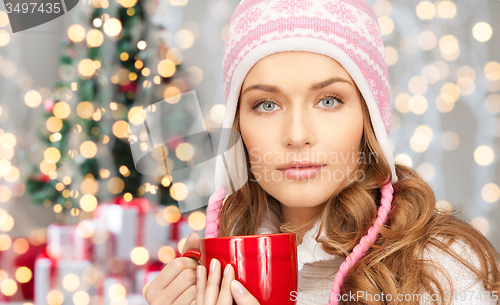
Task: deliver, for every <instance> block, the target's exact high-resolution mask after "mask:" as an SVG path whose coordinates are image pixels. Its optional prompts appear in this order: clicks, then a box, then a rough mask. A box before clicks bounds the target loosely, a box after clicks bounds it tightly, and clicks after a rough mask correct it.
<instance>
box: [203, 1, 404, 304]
mask: <svg viewBox="0 0 500 305" xmlns="http://www.w3.org/2000/svg"><path fill="white" fill-rule="evenodd" d="M283 51H308V52H313V53H318V54H322V55H326V56H329V57H331V58H333V59H335V60H336V61H337V62H338V63H339V64H341V65H342V66H343V67H344V69H345V70H346V71H347V72H348V73H349V75H350V76H351V77H352V79H353V80H354V82H355V83H356V85H357V86H358V88H359V90H360V92H361V94H362V95H363V97H364V100H365V101H366V105H367V106H368V109H369V112H370V118H371V122H372V125H373V128H374V131H375V136H376V138H377V140H378V142H379V144H380V147H381V149H382V151H383V153H384V156H385V158H386V159H387V162H388V163H389V165H390V167H391V171H392V181H391V183H388V184H386V185H385V186H384V187H383V189H382V204H381V207H380V208H379V211H378V216H377V219H376V222H377V223H379V224H384V223H385V221H386V219H387V215H388V213H389V210H390V206H391V202H392V193H393V188H392V184H393V183H396V182H397V181H398V180H397V176H396V170H395V164H394V157H393V154H392V149H391V145H390V142H389V138H388V135H387V134H388V133H389V130H390V123H391V100H390V92H389V81H388V74H387V66H386V63H385V51H384V45H383V42H382V37H381V32H380V28H379V25H378V20H377V16H376V15H375V13H374V11H373V9H372V8H371V7H370V6H369V5H368V3H367V2H366V0H243V1H241V2H240V4H239V5H238V6H237V7H236V9H235V11H234V13H233V15H232V17H231V20H230V22H229V25H228V27H227V33H226V42H225V45H224V54H223V82H224V95H225V98H226V113H225V116H224V120H223V123H222V127H223V128H232V126H233V123H234V118H235V114H236V108H237V103H238V98H239V94H240V90H241V86H242V84H243V81H244V79H245V77H246V75H247V73H248V72H249V71H250V69H251V68H252V67H253V65H255V64H256V63H257V62H258V61H259V60H261V59H262V58H264V57H266V56H268V55H270V54H273V53H277V52H283ZM220 141H221V145H227V143H228V142H229V139H228V138H225V139H223V138H221V140H220ZM224 143H226V144H224ZM224 165H225V164H224V163H223V160H222V158H221V157H219V158H218V159H217V161H216V168H215V187H216V191H215V193H214V194H213V195H212V196H211V197H210V200H209V205H208V207H207V226H206V229H205V237H217V236H219V220H218V219H219V213H220V209H221V207H222V201H223V199H224V198H225V197H226V196H227V193H226V192H227V191H230V190H231V187H230V183H229V179H228V176H227V171H226V167H225V166H224ZM226 165H227V164H226ZM230 180H233V179H232V177H231V179H230ZM245 182H246V181H245ZM241 186H242V185H241V183H240V185H238V186H237V189H239V188H240V187H241ZM233 187H234V185H233ZM378 233H379V232H378V228H377V227H376V226H375V225H374V226H373V227H372V228H370V230H369V232H368V234H367V236H365V237H363V238H362V240H361V242H360V244H359V245H358V246H356V247H355V248H354V249H353V252H352V253H351V255H349V257H347V260H346V262H345V263H344V264H343V265H342V266H341V268H340V270H339V272H338V273H337V275H336V277H335V282H334V285H333V287H332V291H333V292H335V293H339V292H340V287H341V285H342V282H343V280H344V278H345V275H346V274H347V271H348V270H349V268H350V267H351V266H352V265H353V264H354V263H355V262H356V261H358V260H359V259H360V258H361V257H362V256H363V255H364V253H365V252H366V251H367V250H368V248H369V245H368V244H367V243H365V241H367V242H374V241H375V239H376V238H377V236H378ZM331 304H336V301H335V300H334V301H333V303H331Z"/></svg>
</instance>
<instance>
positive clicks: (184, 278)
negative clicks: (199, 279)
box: [159, 269, 196, 304]
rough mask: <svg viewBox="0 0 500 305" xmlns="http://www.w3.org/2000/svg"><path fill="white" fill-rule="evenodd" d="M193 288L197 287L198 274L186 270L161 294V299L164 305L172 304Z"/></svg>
mask: <svg viewBox="0 0 500 305" xmlns="http://www.w3.org/2000/svg"><path fill="white" fill-rule="evenodd" d="M191 286H196V272H195V271H194V270H192V269H185V270H184V271H182V272H181V273H180V274H179V276H178V277H176V278H175V280H173V281H172V283H171V284H170V285H168V286H167V288H165V289H164V290H163V291H162V292H161V295H160V297H159V299H161V300H162V303H165V304H172V303H173V302H174V301H175V300H176V299H177V298H179V297H180V296H181V295H182V294H183V293H184V292H186V290H188V289H189V288H190V287H191ZM194 292H196V290H195V291H194ZM184 304H186V303H184Z"/></svg>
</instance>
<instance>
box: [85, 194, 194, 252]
mask: <svg viewBox="0 0 500 305" xmlns="http://www.w3.org/2000/svg"><path fill="white" fill-rule="evenodd" d="M162 209H163V207H161V206H157V205H153V204H151V203H150V202H149V201H148V200H147V199H146V198H135V199H132V200H131V201H125V200H124V199H123V198H121V197H117V198H115V199H114V201H113V202H111V203H103V204H100V205H99V206H98V207H97V208H96V209H95V210H94V213H93V217H94V219H93V220H92V223H93V224H94V228H95V234H101V235H104V236H103V238H99V239H101V240H105V242H102V243H97V244H95V245H94V250H93V254H94V257H95V259H96V260H101V261H107V260H109V258H111V257H118V258H120V259H123V260H130V259H131V252H132V250H133V249H134V248H136V247H144V248H146V249H147V250H148V253H149V257H150V259H151V260H158V259H159V257H158V252H159V250H160V249H161V247H163V246H166V245H169V246H172V247H173V248H174V249H177V243H178V241H179V240H180V239H181V238H184V237H187V236H189V234H190V232H192V230H191V231H190V228H189V226H188V225H187V223H184V222H185V220H184V219H183V218H181V220H179V221H177V222H174V223H168V222H165V221H163V223H162V222H161V221H158V217H159V216H158V213H161V211H162ZM160 218H161V217H160ZM186 226H187V227H186ZM107 232H109V233H110V234H109V235H108V233H107ZM186 234H187V236H184V235H186Z"/></svg>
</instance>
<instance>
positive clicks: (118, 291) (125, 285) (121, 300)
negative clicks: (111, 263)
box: [99, 276, 132, 305]
mask: <svg viewBox="0 0 500 305" xmlns="http://www.w3.org/2000/svg"><path fill="white" fill-rule="evenodd" d="M131 291H132V282H131V281H130V279H129V278H127V277H122V276H111V277H106V278H105V279H104V282H103V285H102V289H101V291H100V292H99V293H100V295H101V296H102V300H103V305H116V304H127V303H126V297H127V295H129V294H130V292H131Z"/></svg>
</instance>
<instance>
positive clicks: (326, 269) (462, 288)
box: [257, 219, 500, 305]
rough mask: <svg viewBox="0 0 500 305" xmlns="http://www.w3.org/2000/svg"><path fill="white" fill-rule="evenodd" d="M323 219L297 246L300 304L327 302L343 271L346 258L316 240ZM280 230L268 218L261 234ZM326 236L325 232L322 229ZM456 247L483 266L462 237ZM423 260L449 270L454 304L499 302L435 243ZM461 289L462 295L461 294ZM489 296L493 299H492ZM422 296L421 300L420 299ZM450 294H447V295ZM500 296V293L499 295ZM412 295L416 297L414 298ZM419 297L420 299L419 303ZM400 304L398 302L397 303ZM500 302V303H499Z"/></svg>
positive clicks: (295, 296) (425, 298)
mask: <svg viewBox="0 0 500 305" xmlns="http://www.w3.org/2000/svg"><path fill="white" fill-rule="evenodd" d="M319 225H320V220H319V219H318V220H317V221H316V222H315V224H314V225H313V227H312V228H311V229H309V230H308V231H307V232H306V233H305V234H304V236H303V239H302V242H301V243H300V244H299V245H298V246H297V257H298V270H299V274H298V289H297V290H298V291H297V292H292V293H291V298H293V299H296V300H297V305H310V304H326V303H328V297H329V294H330V291H331V289H332V284H333V280H334V277H335V274H336V272H337V271H338V270H339V268H340V265H341V264H342V263H343V262H344V260H345V259H344V258H342V257H340V256H337V255H332V254H329V253H326V252H325V251H323V249H322V247H321V245H320V244H319V243H318V242H316V240H315V238H314V237H315V236H316V234H317V232H318V230H319ZM278 232H279V231H278V229H277V228H275V227H273V225H272V224H271V222H269V221H268V220H267V219H264V220H263V222H262V224H261V226H260V228H259V230H258V232H257V233H258V234H269V233H278ZM321 235H322V236H323V235H324V233H323V232H322V234H321ZM451 248H452V250H454V251H455V252H456V253H457V254H459V255H460V256H461V257H463V258H465V259H466V261H468V262H471V263H472V264H473V265H474V266H475V267H476V268H479V267H480V262H479V259H478V257H477V256H476V255H475V254H474V252H473V251H472V250H471V249H470V247H469V246H468V245H466V244H465V243H464V242H463V241H461V240H460V239H457V240H456V241H455V242H454V243H453V244H452V245H451ZM423 259H425V260H430V261H432V262H435V263H438V264H439V266H441V267H442V268H443V270H445V271H447V272H448V275H449V276H450V279H451V281H452V285H453V288H454V290H455V291H456V293H457V294H456V295H455V297H453V296H452V295H450V296H449V297H447V298H446V299H450V300H451V304H452V305H476V304H477V305H479V304H481V305H495V304H497V302H496V301H495V299H496V297H495V296H491V295H490V294H489V293H488V292H486V291H485V289H484V285H483V282H482V281H481V280H479V279H477V276H476V275H475V274H474V273H472V272H471V271H470V270H469V269H468V268H467V267H465V266H464V265H463V264H462V263H460V262H459V261H458V260H456V259H455V258H454V257H452V256H451V255H449V254H448V253H446V252H444V251H442V250H441V249H439V248H437V247H435V246H429V247H428V248H427V249H425V251H424V254H423ZM434 275H435V276H436V277H437V278H438V279H439V282H440V284H441V286H442V288H443V291H444V292H445V294H446V293H449V292H451V288H450V287H449V284H448V281H447V280H446V277H445V276H444V275H443V274H442V273H440V272H435V273H434ZM460 292H461V293H462V294H460ZM488 296H489V298H488ZM344 297H345V298H348V297H350V298H351V299H350V300H355V298H356V295H352V296H349V295H347V294H346V295H345V296H344ZM372 297H373V300H374V301H375V300H377V298H380V296H378V295H377V296H375V295H373V296H372ZM389 297H392V299H393V301H396V300H400V299H397V298H398V297H399V298H404V297H406V298H407V299H406V300H415V303H414V304H417V303H418V304H420V305H423V304H431V301H430V300H431V298H432V299H433V300H437V299H439V297H438V296H437V295H432V296H431V295H430V294H429V293H428V292H425V293H422V294H421V295H417V296H411V295H406V296H405V295H400V296H386V295H384V300H389ZM417 297H418V299H417ZM445 297H446V295H445ZM497 297H500V296H497ZM410 298H412V299H410ZM417 300H419V301H418V302H417ZM395 303H398V302H395ZM499 303H500V302H499Z"/></svg>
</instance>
